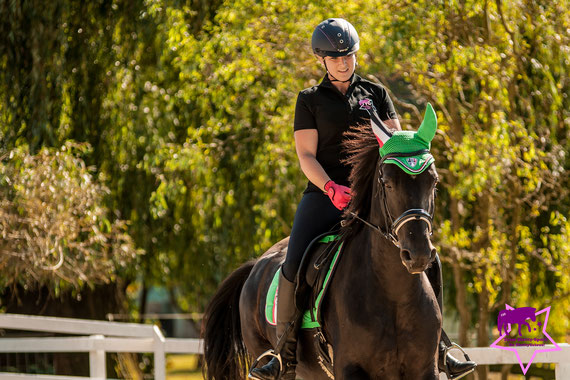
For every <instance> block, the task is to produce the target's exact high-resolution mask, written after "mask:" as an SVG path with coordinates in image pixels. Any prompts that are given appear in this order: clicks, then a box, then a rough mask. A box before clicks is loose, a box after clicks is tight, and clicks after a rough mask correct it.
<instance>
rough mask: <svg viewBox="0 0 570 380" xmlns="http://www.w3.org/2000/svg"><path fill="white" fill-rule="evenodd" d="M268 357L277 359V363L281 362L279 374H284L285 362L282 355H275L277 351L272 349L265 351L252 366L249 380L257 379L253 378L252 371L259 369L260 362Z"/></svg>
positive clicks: (248, 376)
mask: <svg viewBox="0 0 570 380" xmlns="http://www.w3.org/2000/svg"><path fill="white" fill-rule="evenodd" d="M266 356H269V357H273V358H276V359H277V361H278V362H279V373H282V372H283V360H282V359H281V354H280V353H275V350H273V349H271V350H267V351H265V352H264V353H263V354H261V355H259V357H258V358H257V359H255V361H254V362H253V364H252V365H251V367H250V369H249V373H248V375H247V378H248V379H255V378H254V377H252V376H251V371H253V370H254V369H255V368H257V365H258V364H259V361H260V360H261V359H263V358H264V357H266Z"/></svg>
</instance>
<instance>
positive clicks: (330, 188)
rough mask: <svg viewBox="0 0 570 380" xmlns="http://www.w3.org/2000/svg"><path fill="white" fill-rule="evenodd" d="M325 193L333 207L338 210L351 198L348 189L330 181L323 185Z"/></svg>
mask: <svg viewBox="0 0 570 380" xmlns="http://www.w3.org/2000/svg"><path fill="white" fill-rule="evenodd" d="M325 191H326V192H327V195H328V196H329V198H330V199H331V202H332V203H333V205H334V207H336V208H338V209H339V210H342V209H344V208H345V207H346V206H347V205H348V202H350V199H351V198H352V197H351V195H350V188H348V187H346V186H343V185H338V184H336V183H335V182H334V181H333V180H332V179H331V180H329V181H328V182H327V183H326V184H325Z"/></svg>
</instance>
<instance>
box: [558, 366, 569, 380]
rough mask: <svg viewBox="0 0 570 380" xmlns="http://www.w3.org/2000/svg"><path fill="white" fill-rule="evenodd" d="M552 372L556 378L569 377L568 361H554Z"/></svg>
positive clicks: (560, 379)
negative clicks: (554, 365)
mask: <svg viewBox="0 0 570 380" xmlns="http://www.w3.org/2000/svg"><path fill="white" fill-rule="evenodd" d="M554 373H555V379H556V380H564V379H570V363H568V362H566V363H556V367H555V370H554Z"/></svg>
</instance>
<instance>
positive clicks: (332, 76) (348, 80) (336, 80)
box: [323, 57, 354, 83]
mask: <svg viewBox="0 0 570 380" xmlns="http://www.w3.org/2000/svg"><path fill="white" fill-rule="evenodd" d="M323 62H324V64H325V69H326V70H327V74H328V75H329V76H330V77H331V78H332V80H331V82H340V83H346V82H350V81H351V80H352V77H353V76H354V72H353V73H352V75H351V76H350V78H348V79H347V80H339V79H336V78H335V77H334V75H332V74H331V72H330V71H329V68H328V67H327V60H326V59H325V58H324V57H323Z"/></svg>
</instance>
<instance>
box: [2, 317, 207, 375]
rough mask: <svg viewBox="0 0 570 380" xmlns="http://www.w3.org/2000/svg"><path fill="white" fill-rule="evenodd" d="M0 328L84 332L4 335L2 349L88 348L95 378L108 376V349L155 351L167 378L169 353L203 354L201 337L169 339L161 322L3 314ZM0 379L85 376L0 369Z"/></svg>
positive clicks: (156, 372)
mask: <svg viewBox="0 0 570 380" xmlns="http://www.w3.org/2000/svg"><path fill="white" fill-rule="evenodd" d="M0 329H11V330H23V331H42V332H51V333H62V334H74V335H82V336H75V337H57V338H51V337H50V338H0V353H25V352H88V353H89V374H90V378H91V379H106V378H107V373H106V361H105V360H106V359H105V353H107V352H134V353H143V352H152V353H154V376H155V379H157V380H164V379H166V358H165V355H166V354H167V353H186V354H201V353H202V352H203V349H202V346H201V342H200V340H199V339H174V338H168V339H166V338H165V337H164V335H163V334H162V331H160V328H159V327H158V326H152V325H142V324H136V323H121V322H103V321H90V320H83V319H72V318H54V317H37V316H30V315H19V314H0ZM0 379H18V380H24V379H26V380H27V379H34V380H38V379H50V380H56V379H57V380H63V379H74V380H78V379H82V380H85V379H86V378H85V377H70V376H49V375H26V374H13V373H0Z"/></svg>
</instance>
